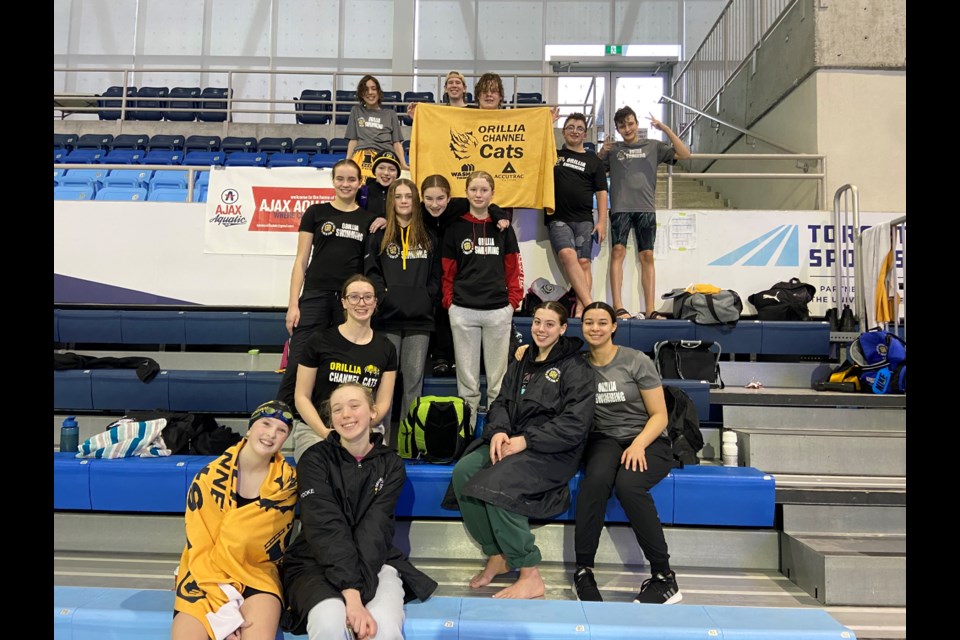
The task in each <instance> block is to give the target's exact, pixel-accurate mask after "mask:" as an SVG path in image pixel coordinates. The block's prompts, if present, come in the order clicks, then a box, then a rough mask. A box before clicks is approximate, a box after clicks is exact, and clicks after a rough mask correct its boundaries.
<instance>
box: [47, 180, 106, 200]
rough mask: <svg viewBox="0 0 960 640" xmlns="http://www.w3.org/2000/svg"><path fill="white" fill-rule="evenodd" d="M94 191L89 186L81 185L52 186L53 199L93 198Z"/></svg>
mask: <svg viewBox="0 0 960 640" xmlns="http://www.w3.org/2000/svg"><path fill="white" fill-rule="evenodd" d="M95 195H96V192H95V191H94V190H93V187H91V186H82V185H78V184H73V185H70V186H67V187H64V186H59V187H54V188H53V199H54V200H93V198H94V196H95Z"/></svg>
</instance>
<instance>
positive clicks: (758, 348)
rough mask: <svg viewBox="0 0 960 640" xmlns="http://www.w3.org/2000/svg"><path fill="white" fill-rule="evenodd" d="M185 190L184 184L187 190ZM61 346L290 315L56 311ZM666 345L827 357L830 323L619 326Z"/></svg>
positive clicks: (219, 340) (234, 328)
mask: <svg viewBox="0 0 960 640" xmlns="http://www.w3.org/2000/svg"><path fill="white" fill-rule="evenodd" d="M184 188H186V185H185V184H184ZM54 314H55V316H56V315H58V316H59V319H60V321H59V326H58V334H57V340H56V341H58V342H61V343H70V344H76V343H80V344H82V343H115V344H186V345H204V344H217V345H249V346H251V347H262V346H278V345H283V343H284V342H285V341H286V339H287V337H288V336H289V334H288V333H287V329H286V325H285V322H286V312H284V311H277V310H275V309H270V310H263V311H256V310H254V311H204V310H202V309H199V308H198V309H196V310H186V311H182V310H151V311H140V310H124V309H121V310H102V309H71V308H60V309H54ZM513 321H514V325H515V326H516V328H517V331H519V332H520V334H521V336H522V337H523V343H524V344H531V342H532V340H531V336H530V325H531V323H532V318H529V317H522V316H516V317H514V319H513ZM567 335H569V336H573V337H578V338H583V333H582V331H581V325H580V320H579V319H576V318H573V319H571V320H570V322H569V328H568V329H567ZM661 340H712V341H714V342H719V343H720V346H721V349H722V350H723V353H729V354H770V355H818V356H819V355H829V354H830V325H829V323H827V322H817V321H808V322H772V321H760V320H741V321H740V322H738V323H737V326H735V327H725V326H718V325H699V324H694V323H692V322H690V321H689V320H619V321H617V333H616V342H617V344H622V345H626V346H629V347H632V348H634V349H637V350H639V351H643V352H644V353H653V348H654V345H655V344H656V343H657V342H659V341H661Z"/></svg>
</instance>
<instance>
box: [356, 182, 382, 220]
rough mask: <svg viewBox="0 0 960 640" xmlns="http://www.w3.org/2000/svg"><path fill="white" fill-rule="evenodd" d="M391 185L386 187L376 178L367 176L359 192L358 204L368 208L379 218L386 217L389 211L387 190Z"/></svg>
mask: <svg viewBox="0 0 960 640" xmlns="http://www.w3.org/2000/svg"><path fill="white" fill-rule="evenodd" d="M389 190H390V187H385V186H383V185H382V184H380V183H379V182H377V179H376V178H367V182H366V184H364V185H363V186H362V187H360V193H359V194H357V204H359V205H360V206H361V207H362V208H364V209H366V210H367V211H369V212H370V213H372V214H373V215H375V216H377V217H378V218H383V217H385V216H386V215H387V214H386V211H387V191H389Z"/></svg>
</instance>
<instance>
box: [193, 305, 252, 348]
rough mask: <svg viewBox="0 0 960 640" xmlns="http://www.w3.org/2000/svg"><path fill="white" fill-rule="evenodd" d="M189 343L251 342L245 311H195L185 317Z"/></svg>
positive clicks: (248, 321)
mask: <svg viewBox="0 0 960 640" xmlns="http://www.w3.org/2000/svg"><path fill="white" fill-rule="evenodd" d="M184 331H185V333H186V339H187V344H240V345H247V344H250V314H249V313H247V312H245V311H219V312H218V311H194V312H191V313H189V314H187V316H186V317H185V319H184Z"/></svg>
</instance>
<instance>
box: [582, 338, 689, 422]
mask: <svg viewBox="0 0 960 640" xmlns="http://www.w3.org/2000/svg"><path fill="white" fill-rule="evenodd" d="M587 362H588V363H589V362H590V360H589V359H588V360H587ZM590 367H591V368H592V369H593V371H594V374H595V375H596V378H597V396H596V408H595V409H594V417H593V428H594V429H595V430H596V431H598V432H600V433H602V434H604V435H608V436H610V437H612V438H616V439H618V440H623V439H627V438H635V437H637V435H638V434H639V433H640V432H641V431H643V427H644V426H645V425H646V424H647V420H648V419H649V418H650V415H649V414H648V413H647V408H646V407H645V406H644V404H643V398H642V397H641V396H640V390H641V389H643V390H644V391H647V390H650V389H656V388H657V387H659V386H660V376H659V375H657V368H656V366H654V364H653V360H651V359H650V358H649V357H648V356H647V355H646V354H645V353H643V352H642V351H637V350H636V349H631V348H630V347H617V354H616V355H615V356H613V360H611V361H610V362H609V363H608V364H607V365H606V366H603V367H598V366H595V365H593V364H591V365H590ZM660 437H661V438H668V439H669V437H670V436H669V435H668V434H667V429H666V427H664V429H663V433H661V434H660Z"/></svg>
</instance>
